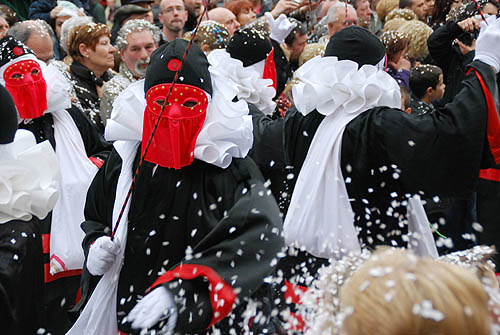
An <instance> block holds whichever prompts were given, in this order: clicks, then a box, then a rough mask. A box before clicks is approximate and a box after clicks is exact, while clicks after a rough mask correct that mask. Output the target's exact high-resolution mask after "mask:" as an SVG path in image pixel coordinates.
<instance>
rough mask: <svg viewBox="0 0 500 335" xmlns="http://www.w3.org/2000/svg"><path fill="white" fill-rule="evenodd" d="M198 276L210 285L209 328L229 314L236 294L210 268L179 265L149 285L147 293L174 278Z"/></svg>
mask: <svg viewBox="0 0 500 335" xmlns="http://www.w3.org/2000/svg"><path fill="white" fill-rule="evenodd" d="M200 276H201V277H204V278H206V279H208V281H209V283H210V285H209V287H208V289H209V291H210V302H211V305H212V314H213V315H212V321H210V324H209V325H208V328H210V327H212V326H213V325H214V324H216V323H217V322H219V321H220V320H222V319H224V318H225V317H226V316H227V315H228V314H229V313H231V311H232V310H233V304H234V302H235V300H236V293H235V292H234V291H233V288H232V287H231V286H230V285H229V284H228V283H226V282H225V281H224V280H223V279H222V278H221V277H220V276H219V275H218V274H217V272H215V271H214V270H213V269H212V268H210V267H208V266H204V265H198V264H182V265H179V266H178V267H176V268H175V269H174V270H172V271H168V272H166V273H164V274H163V275H162V276H160V277H159V278H158V279H157V280H156V281H155V282H154V283H153V285H151V287H150V288H149V289H148V291H149V290H151V289H153V288H154V287H156V286H158V285H161V284H163V283H168V282H169V281H171V280H173V279H175V278H181V279H186V280H189V279H194V278H197V277H200Z"/></svg>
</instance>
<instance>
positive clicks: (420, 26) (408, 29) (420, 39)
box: [398, 20, 432, 60]
mask: <svg viewBox="0 0 500 335" xmlns="http://www.w3.org/2000/svg"><path fill="white" fill-rule="evenodd" d="M398 31H399V32H401V33H403V34H406V35H408V36H409V37H410V44H409V45H408V58H410V60H418V59H420V60H423V59H424V58H425V57H427V55H428V54H429V50H428V49H427V39H428V38H429V36H431V34H432V28H431V27H429V26H428V25H426V24H425V23H423V22H421V21H419V20H411V21H407V22H406V23H405V24H403V25H402V26H401V27H399V29H398Z"/></svg>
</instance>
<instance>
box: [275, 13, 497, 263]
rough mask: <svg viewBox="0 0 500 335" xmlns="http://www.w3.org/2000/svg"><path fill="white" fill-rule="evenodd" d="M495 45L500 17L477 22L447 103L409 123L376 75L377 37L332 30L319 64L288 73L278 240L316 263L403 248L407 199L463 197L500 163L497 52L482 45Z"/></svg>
mask: <svg viewBox="0 0 500 335" xmlns="http://www.w3.org/2000/svg"><path fill="white" fill-rule="evenodd" d="M498 41H500V20H495V18H493V19H492V20H490V22H489V25H488V26H486V25H484V24H483V27H482V29H481V35H480V37H479V38H478V41H477V44H476V58H475V60H474V61H473V62H472V63H471V64H470V65H469V72H468V74H467V76H466V78H465V79H464V82H463V89H462V90H461V91H460V93H459V94H457V96H456V98H455V100H454V101H453V102H451V103H449V104H447V105H446V106H445V107H443V108H441V109H440V110H438V111H437V112H436V113H432V114H426V115H423V116H421V117H418V118H417V117H414V116H411V115H408V114H406V113H402V112H401V110H400V109H398V108H399V106H400V93H399V88H398V86H397V83H396V81H394V80H392V78H390V76H389V75H388V74H386V73H385V72H384V71H382V70H383V69H384V66H385V65H384V64H385V59H384V58H385V51H384V46H383V45H382V43H381V42H380V40H379V39H378V38H376V37H375V36H374V35H373V34H371V33H370V32H369V31H367V30H365V29H363V28H360V27H348V28H345V29H343V30H341V31H340V32H337V33H336V34H335V35H334V36H333V37H332V38H331V39H330V42H329V44H328V45H327V48H326V51H325V57H323V58H317V59H314V61H313V60H311V61H309V62H308V63H306V64H305V65H304V66H303V67H302V68H300V69H299V70H298V72H296V74H297V78H298V80H299V84H298V85H296V86H295V87H294V90H293V97H294V101H295V104H296V108H297V109H296V111H294V112H291V113H287V115H286V119H285V127H284V132H285V134H284V138H285V146H284V147H285V157H286V159H287V164H288V165H290V166H293V170H292V171H293V176H294V177H293V178H291V179H290V180H289V187H290V189H291V190H293V192H292V196H291V201H290V205H289V208H288V212H287V214H286V218H285V224H284V232H285V242H286V243H287V244H288V245H295V246H299V247H303V248H305V250H306V251H307V252H309V253H310V254H312V255H314V256H316V257H320V258H323V259H326V258H331V257H341V256H342V255H344V254H346V253H348V252H351V251H352V252H355V251H357V250H360V247H367V248H373V247H375V246H377V245H381V244H384V245H393V246H407V242H408V227H409V226H410V227H411V226H412V225H413V214H414V213H415V212H417V211H418V212H419V213H423V209H422V204H421V203H420V201H415V198H414V197H413V196H414V195H415V194H421V195H425V196H426V197H433V196H435V195H439V196H448V195H453V194H457V193H461V192H465V191H468V190H472V189H473V188H474V187H475V184H476V182H477V175H478V174H479V169H480V167H483V168H484V167H488V166H491V165H492V164H494V163H499V162H500V156H499V152H500V151H498V150H499V144H500V142H498V140H499V139H498V132H496V133H495V132H494V131H492V130H493V129H500V128H499V127H500V123H499V122H498V114H497V113H496V111H495V110H494V108H493V103H494V101H498V100H497V99H498V91H497V86H496V85H497V84H496V73H497V72H498V69H500V54H499V53H498V50H492V49H489V48H488V46H487V45H488V43H498ZM490 45H491V44H490ZM347 46H349V47H347ZM361 50H364V51H365V52H361ZM367 51H369V52H367ZM389 79H391V80H389ZM382 106H384V107H382ZM297 134H303V135H302V136H297ZM306 134H307V135H306ZM443 155H444V156H443ZM429 163H432V164H429ZM310 194H312V195H313V196H311V197H310V198H308V199H305V198H304V197H305V196H307V195H310ZM411 204H412V205H411ZM409 205H411V207H412V210H411V211H410V210H408V206H409ZM420 210H422V211H420ZM424 220H425V222H427V218H424ZM304 229H307V230H308V231H310V232H314V231H321V232H322V236H319V235H316V234H310V233H306V232H305V231H304ZM408 247H414V246H412V245H408Z"/></svg>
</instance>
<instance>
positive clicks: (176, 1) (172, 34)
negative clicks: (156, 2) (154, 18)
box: [158, 0, 188, 45]
mask: <svg viewBox="0 0 500 335" xmlns="http://www.w3.org/2000/svg"><path fill="white" fill-rule="evenodd" d="M187 18H188V14H187V11H186V8H185V7H184V2H183V1H182V0H162V2H161V3H160V15H158V19H159V20H160V22H161V23H162V25H163V29H162V40H161V42H160V45H161V44H164V43H166V42H171V41H173V40H175V39H176V38H178V37H182V32H183V29H184V25H185V24H186V20H187Z"/></svg>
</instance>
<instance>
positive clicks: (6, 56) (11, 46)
mask: <svg viewBox="0 0 500 335" xmlns="http://www.w3.org/2000/svg"><path fill="white" fill-rule="evenodd" d="M26 54H31V55H33V56H34V55H35V54H34V53H33V51H31V50H30V49H29V48H28V47H27V46H26V45H24V44H23V43H21V42H19V41H18V40H17V39H15V38H14V37H12V36H5V37H4V38H2V39H1V40H0V67H2V66H4V65H5V64H7V63H8V62H10V61H11V60H13V59H16V58H18V57H21V56H24V55H26Z"/></svg>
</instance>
